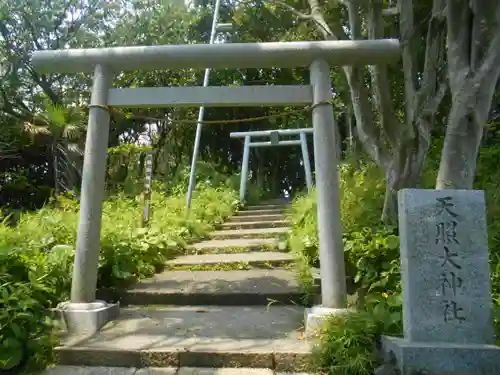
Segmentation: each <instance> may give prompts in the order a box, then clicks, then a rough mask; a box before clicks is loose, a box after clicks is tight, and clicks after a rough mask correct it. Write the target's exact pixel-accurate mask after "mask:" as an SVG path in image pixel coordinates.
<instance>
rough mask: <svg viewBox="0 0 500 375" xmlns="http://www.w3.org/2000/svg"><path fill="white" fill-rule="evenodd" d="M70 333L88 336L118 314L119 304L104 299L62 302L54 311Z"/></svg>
mask: <svg viewBox="0 0 500 375" xmlns="http://www.w3.org/2000/svg"><path fill="white" fill-rule="evenodd" d="M54 312H55V313H56V316H57V317H58V318H59V319H60V320H61V322H62V323H63V324H64V328H65V329H66V331H67V332H68V333H69V334H70V335H78V336H89V335H93V334H95V333H97V332H98V331H99V330H100V329H101V328H102V327H103V326H104V325H105V324H106V323H107V322H109V321H111V320H115V319H116V318H117V317H118V315H120V305H119V304H116V303H107V302H105V301H94V302H90V303H75V302H69V301H68V302H62V303H60V304H59V305H58V306H57V308H56V309H55V311H54Z"/></svg>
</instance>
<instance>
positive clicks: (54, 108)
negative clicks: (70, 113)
mask: <svg viewBox="0 0 500 375" xmlns="http://www.w3.org/2000/svg"><path fill="white" fill-rule="evenodd" d="M45 113H46V117H47V120H48V122H49V123H50V124H51V126H54V127H56V128H59V129H62V128H64V127H65V126H66V116H67V111H66V109H65V108H64V107H63V106H62V105H59V104H47V106H46V109H45Z"/></svg>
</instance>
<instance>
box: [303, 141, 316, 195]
mask: <svg viewBox="0 0 500 375" xmlns="http://www.w3.org/2000/svg"><path fill="white" fill-rule="evenodd" d="M300 146H301V148H302V163H304V172H305V174H306V185H307V190H308V191H309V192H311V190H312V186H313V181H312V172H311V161H310V160H309V149H308V148H307V135H306V133H303V132H302V133H300Z"/></svg>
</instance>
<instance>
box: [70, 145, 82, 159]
mask: <svg viewBox="0 0 500 375" xmlns="http://www.w3.org/2000/svg"><path fill="white" fill-rule="evenodd" d="M67 147H68V150H69V151H70V152H72V153H74V154H76V155H79V156H83V150H82V148H81V147H80V145H79V144H78V143H68V144H67Z"/></svg>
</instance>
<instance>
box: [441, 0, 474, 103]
mask: <svg viewBox="0 0 500 375" xmlns="http://www.w3.org/2000/svg"><path fill="white" fill-rule="evenodd" d="M446 4H447V5H446V18H447V22H446V25H447V46H448V49H447V50H448V65H449V69H448V75H449V78H450V86H451V88H452V93H456V92H458V89H459V88H458V86H457V85H460V82H463V80H464V79H466V77H467V76H468V75H469V73H470V45H471V41H470V36H471V26H472V25H471V20H472V11H471V9H470V8H469V1H468V0H453V1H449V0H448V1H447V2H446Z"/></svg>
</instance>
